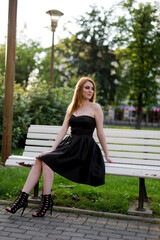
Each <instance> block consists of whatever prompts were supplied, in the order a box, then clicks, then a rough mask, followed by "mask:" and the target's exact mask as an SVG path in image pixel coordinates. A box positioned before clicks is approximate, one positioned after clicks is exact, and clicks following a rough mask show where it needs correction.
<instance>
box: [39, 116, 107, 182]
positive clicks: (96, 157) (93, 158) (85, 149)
mask: <svg viewBox="0 0 160 240" xmlns="http://www.w3.org/2000/svg"><path fill="white" fill-rule="evenodd" d="M69 125H70V126H71V135H70V136H67V137H66V138H65V139H64V140H62V141H61V143H60V144H59V145H58V147H57V148H56V150H54V151H52V152H49V153H47V154H45V155H44V156H41V157H37V158H38V159H41V160H42V161H43V162H45V163H46V164H47V165H48V166H49V167H50V168H51V169H52V170H53V171H55V172H57V173H58V174H60V175H62V176H63V177H65V178H68V179H69V180H72V181H74V182H76V183H82V184H88V185H91V186H99V185H102V184H104V183H105V165H104V160H103V157H102V153H101V150H100V148H99V146H98V145H97V143H96V142H95V140H94V139H93V137H92V135H93V131H94V129H95V127H96V121H95V119H94V118H93V117H90V116H88V115H82V116H74V115H71V117H70V120H69Z"/></svg>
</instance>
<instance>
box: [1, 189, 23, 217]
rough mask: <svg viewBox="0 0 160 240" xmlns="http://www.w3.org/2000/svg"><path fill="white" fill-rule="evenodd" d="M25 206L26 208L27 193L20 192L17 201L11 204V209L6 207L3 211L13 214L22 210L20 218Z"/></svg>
mask: <svg viewBox="0 0 160 240" xmlns="http://www.w3.org/2000/svg"><path fill="white" fill-rule="evenodd" d="M27 206H28V193H25V192H21V193H20V194H19V196H18V197H17V199H16V200H15V202H14V203H13V205H12V206H11V207H6V208H5V210H6V211H7V212H10V213H13V214H14V213H16V212H17V211H18V209H20V208H23V209H22V213H21V216H22V215H23V213H24V210H25V209H26V207H27Z"/></svg>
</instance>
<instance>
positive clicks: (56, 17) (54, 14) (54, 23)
mask: <svg viewBox="0 0 160 240" xmlns="http://www.w3.org/2000/svg"><path fill="white" fill-rule="evenodd" d="M46 13H47V14H49V15H50V17H51V30H52V51H51V67H50V84H51V86H52V87H54V32H55V30H56V27H57V24H58V20H59V18H60V17H61V16H62V15H63V13H62V12H60V11H58V10H55V9H54V10H49V11H47V12H46Z"/></svg>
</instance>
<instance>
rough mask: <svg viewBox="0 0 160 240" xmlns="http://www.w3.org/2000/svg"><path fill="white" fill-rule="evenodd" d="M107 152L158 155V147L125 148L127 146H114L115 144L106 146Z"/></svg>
mask: <svg viewBox="0 0 160 240" xmlns="http://www.w3.org/2000/svg"><path fill="white" fill-rule="evenodd" d="M108 150H117V151H118V150H121V151H132V152H149V153H150V152H153V153H154V152H155V153H160V147H148V146H132V145H129V146H127V145H116V144H108Z"/></svg>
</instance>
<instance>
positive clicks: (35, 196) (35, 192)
mask: <svg viewBox="0 0 160 240" xmlns="http://www.w3.org/2000/svg"><path fill="white" fill-rule="evenodd" d="M38 189H39V181H38V182H37V184H36V185H35V187H34V198H38Z"/></svg>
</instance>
